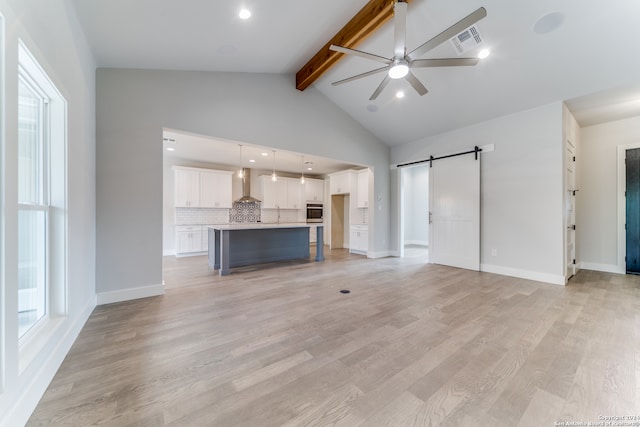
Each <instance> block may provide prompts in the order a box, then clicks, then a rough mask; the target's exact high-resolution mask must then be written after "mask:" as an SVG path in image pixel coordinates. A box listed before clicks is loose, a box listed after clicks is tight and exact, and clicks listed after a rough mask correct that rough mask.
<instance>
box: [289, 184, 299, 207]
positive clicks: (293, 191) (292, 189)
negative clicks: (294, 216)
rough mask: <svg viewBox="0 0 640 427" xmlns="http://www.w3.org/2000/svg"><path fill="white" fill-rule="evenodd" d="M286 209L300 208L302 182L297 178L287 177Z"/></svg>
mask: <svg viewBox="0 0 640 427" xmlns="http://www.w3.org/2000/svg"><path fill="white" fill-rule="evenodd" d="M287 209H302V184H300V180H299V179H287Z"/></svg>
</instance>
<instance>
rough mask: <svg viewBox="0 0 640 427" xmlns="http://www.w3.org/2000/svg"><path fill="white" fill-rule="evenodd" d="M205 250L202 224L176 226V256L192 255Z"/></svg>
mask: <svg viewBox="0 0 640 427" xmlns="http://www.w3.org/2000/svg"><path fill="white" fill-rule="evenodd" d="M204 250H206V249H203V241H202V226H200V225H178V226H176V256H184V255H191V254H195V253H199V252H202V251H204Z"/></svg>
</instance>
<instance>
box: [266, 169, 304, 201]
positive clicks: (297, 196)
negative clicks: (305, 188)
mask: <svg viewBox="0 0 640 427" xmlns="http://www.w3.org/2000/svg"><path fill="white" fill-rule="evenodd" d="M260 188H261V190H262V193H261V197H262V208H263V209H276V208H280V209H302V185H301V184H300V181H299V180H298V179H297V178H283V177H278V180H277V181H275V182H273V180H272V179H271V176H269V175H262V176H260Z"/></svg>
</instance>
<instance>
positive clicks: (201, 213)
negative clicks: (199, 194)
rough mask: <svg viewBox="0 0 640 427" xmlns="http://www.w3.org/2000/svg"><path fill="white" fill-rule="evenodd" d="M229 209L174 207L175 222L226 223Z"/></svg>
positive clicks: (183, 223)
mask: <svg viewBox="0 0 640 427" xmlns="http://www.w3.org/2000/svg"><path fill="white" fill-rule="evenodd" d="M228 222H229V209H218V208H176V220H175V223H176V224H180V225H192V224H226V223H228Z"/></svg>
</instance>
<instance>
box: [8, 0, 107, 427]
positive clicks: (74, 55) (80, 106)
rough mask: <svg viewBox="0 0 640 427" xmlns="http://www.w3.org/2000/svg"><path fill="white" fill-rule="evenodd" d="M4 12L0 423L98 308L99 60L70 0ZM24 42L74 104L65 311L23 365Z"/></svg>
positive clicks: (14, 413) (39, 390) (38, 388)
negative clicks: (20, 129)
mask: <svg viewBox="0 0 640 427" xmlns="http://www.w3.org/2000/svg"><path fill="white" fill-rule="evenodd" d="M0 14H2V15H3V16H4V17H5V29H6V38H5V43H4V49H5V50H4V56H5V61H6V62H5V66H6V67H5V70H4V71H5V82H4V86H3V87H2V90H0V93H2V94H3V96H4V107H5V108H6V109H4V110H3V111H2V120H3V122H4V124H5V126H3V130H2V132H3V134H2V137H3V138H4V143H3V144H2V146H3V151H2V154H1V155H2V167H0V170H2V188H1V189H0V194H1V195H2V211H1V212H2V221H3V224H2V225H3V228H2V241H3V245H2V246H1V248H2V264H1V265H2V268H1V269H0V270H1V271H2V276H0V287H1V288H2V290H3V291H4V292H0V304H1V306H0V313H1V315H0V316H1V319H0V325H2V327H1V328H0V349H1V351H0V359H1V361H2V363H0V425H2V426H4V425H6V426H18V425H22V424H24V423H25V422H26V420H27V418H28V417H29V415H30V414H31V412H32V410H33V408H35V405H36V404H37V402H38V400H39V399H40V397H41V396H42V394H43V393H44V391H45V390H46V387H47V386H48V384H49V382H50V380H51V379H52V378H53V375H54V374H55V372H56V371H57V369H58V367H59V365H60V363H61V362H62V360H63V359H64V357H65V355H66V354H67V352H68V350H69V348H70V347H71V345H72V343H73V341H74V340H75V338H76V336H77V334H78V333H79V331H80V329H81V328H82V326H83V325H84V323H85V321H86V319H87V317H88V316H89V314H90V313H91V311H92V310H93V307H94V306H95V214H96V212H95V92H94V88H95V63H94V60H93V57H92V55H91V53H90V51H89V48H88V45H87V42H86V40H85V37H84V34H83V33H82V30H81V28H80V26H79V24H78V22H77V19H76V16H75V12H74V9H73V7H72V5H71V1H70V0H69V1H67V0H60V1H55V2H52V1H49V0H0ZM18 38H20V39H21V40H23V41H24V43H25V44H26V46H27V48H28V49H29V50H30V51H31V53H32V54H33V55H34V56H35V58H36V60H37V61H38V62H39V63H40V65H41V66H42V67H43V69H44V71H45V72H46V73H47V74H48V76H49V77H50V78H51V80H52V81H53V82H54V84H55V85H56V86H57V88H58V89H59V90H60V92H61V93H62V95H63V96H64V97H65V99H66V101H67V104H68V129H67V133H68V154H67V163H68V176H67V200H68V211H67V214H68V250H69V253H68V271H67V277H68V293H67V299H68V307H67V316H66V317H64V318H63V319H62V320H61V321H60V324H59V327H58V328H57V329H56V330H55V332H53V334H52V335H50V336H49V339H48V340H46V342H44V343H43V346H42V349H41V351H39V352H37V353H36V354H35V355H34V358H33V359H32V361H31V363H29V364H28V366H26V367H25V368H24V369H23V370H20V369H19V357H20V355H19V351H18V336H17V331H18V323H17V322H18V320H17V318H18V310H17V306H18V290H17V259H16V253H17V245H18V242H17V234H16V230H17V228H18V227H17V186H16V183H17V164H18V160H17V156H18V154H17V144H16V141H17V112H16V111H17V108H15V106H17V104H18V100H17V78H18V77H17V66H18Z"/></svg>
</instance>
